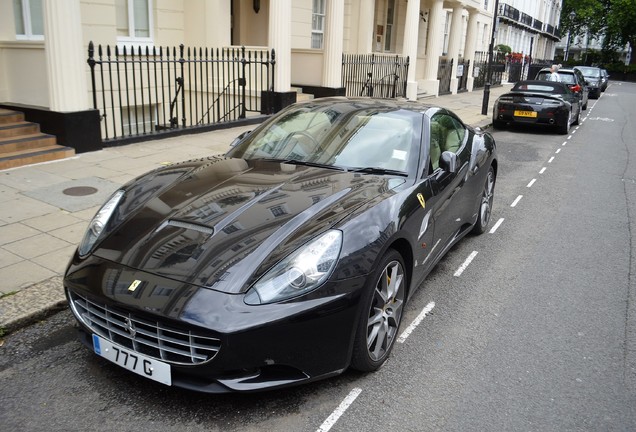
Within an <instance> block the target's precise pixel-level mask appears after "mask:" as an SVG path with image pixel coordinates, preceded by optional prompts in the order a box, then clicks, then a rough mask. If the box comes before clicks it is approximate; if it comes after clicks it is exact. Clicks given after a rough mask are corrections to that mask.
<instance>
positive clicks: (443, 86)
mask: <svg viewBox="0 0 636 432" xmlns="http://www.w3.org/2000/svg"><path fill="white" fill-rule="evenodd" d="M453 60H454V59H450V61H449V60H448V59H445V58H440V59H439V66H438V67H437V79H438V80H439V92H438V94H440V95H443V94H449V93H450V92H451V88H450V84H451V75H452V72H453Z"/></svg>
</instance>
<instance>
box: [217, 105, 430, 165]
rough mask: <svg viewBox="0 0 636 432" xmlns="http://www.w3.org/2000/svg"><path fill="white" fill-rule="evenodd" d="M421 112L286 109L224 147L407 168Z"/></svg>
mask: <svg viewBox="0 0 636 432" xmlns="http://www.w3.org/2000/svg"><path fill="white" fill-rule="evenodd" d="M420 125H421V116H420V115H419V114H417V113H414V112H411V111H408V110H399V109H395V108H387V107H381V108H375V107H373V108H371V107H368V106H366V105H361V106H355V104H351V103H346V104H345V103H334V104H333V105H311V104H309V105H301V106H296V107H293V108H291V109H288V110H285V111H283V112H281V113H280V114H279V115H277V116H276V117H275V118H273V119H272V120H271V121H269V122H268V123H267V124H265V125H264V126H263V127H262V128H259V129H257V130H255V131H254V133H252V134H250V135H249V136H248V137H247V138H246V139H245V140H243V141H242V142H241V143H240V144H238V145H237V146H236V147H235V148H233V149H232V150H230V151H229V152H228V154H227V155H228V156H230V157H238V158H243V159H276V160H281V161H294V162H295V163H299V162H300V163H306V164H312V165H320V166H325V167H333V168H341V169H361V168H379V169H383V170H394V171H400V172H408V171H409V170H410V168H409V161H410V160H411V159H415V160H417V156H415V157H414V155H416V154H417V150H416V147H417V146H418V145H419V139H416V137H419V136H420V129H421V126H420Z"/></svg>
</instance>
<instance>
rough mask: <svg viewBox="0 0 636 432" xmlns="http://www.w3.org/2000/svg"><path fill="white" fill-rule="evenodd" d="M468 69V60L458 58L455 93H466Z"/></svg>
mask: <svg viewBox="0 0 636 432" xmlns="http://www.w3.org/2000/svg"><path fill="white" fill-rule="evenodd" d="M469 67H470V60H464V59H463V58H460V59H459V60H458V61H457V79H458V83H457V92H458V93H459V92H465V91H468V68H469Z"/></svg>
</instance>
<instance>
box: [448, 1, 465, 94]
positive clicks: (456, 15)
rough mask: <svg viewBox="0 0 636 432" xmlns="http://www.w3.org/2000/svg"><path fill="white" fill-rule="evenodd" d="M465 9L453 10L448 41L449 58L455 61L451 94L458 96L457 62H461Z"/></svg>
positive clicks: (457, 7) (456, 8)
mask: <svg viewBox="0 0 636 432" xmlns="http://www.w3.org/2000/svg"><path fill="white" fill-rule="evenodd" d="M463 12H464V8H463V7H461V6H456V7H454V8H453V17H452V19H451V29H450V37H449V40H448V58H449V59H453V67H452V68H451V83H450V90H451V93H453V94H457V87H458V85H459V79H457V62H458V61H459V46H460V45H461V39H462V34H463V32H464V29H463V27H462V14H463Z"/></svg>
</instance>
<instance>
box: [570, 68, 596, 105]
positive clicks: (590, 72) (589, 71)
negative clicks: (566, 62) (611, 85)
mask: <svg viewBox="0 0 636 432" xmlns="http://www.w3.org/2000/svg"><path fill="white" fill-rule="evenodd" d="M574 69H578V70H580V71H581V73H582V74H583V76H584V77H585V83H586V84H587V88H588V89H589V90H590V97H591V98H592V99H598V98H599V97H600V96H601V92H602V90H603V78H602V76H601V70H600V69H599V68H597V67H592V66H576V67H575V68H574Z"/></svg>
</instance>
